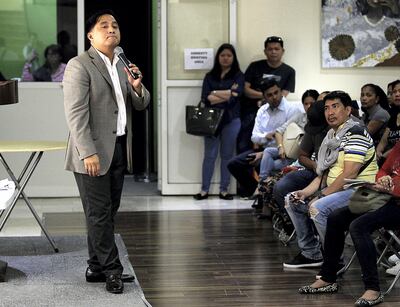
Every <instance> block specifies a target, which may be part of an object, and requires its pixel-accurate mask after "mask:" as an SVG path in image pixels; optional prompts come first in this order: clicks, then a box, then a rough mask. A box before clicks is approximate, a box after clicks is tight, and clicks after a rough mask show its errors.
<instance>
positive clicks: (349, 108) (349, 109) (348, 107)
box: [346, 106, 352, 116]
mask: <svg viewBox="0 0 400 307" xmlns="http://www.w3.org/2000/svg"><path fill="white" fill-rule="evenodd" d="M351 111H352V109H351V106H347V107H346V113H347V116H350V114H351Z"/></svg>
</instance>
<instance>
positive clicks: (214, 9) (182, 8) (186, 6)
mask: <svg viewBox="0 0 400 307" xmlns="http://www.w3.org/2000/svg"><path fill="white" fill-rule="evenodd" d="M167 37H168V38H167V48H168V50H167V58H168V62H167V63H168V64H167V65H168V73H167V78H168V79H169V80H199V79H203V78H204V74H205V73H206V72H207V71H208V70H209V69H204V70H198V69H187V70H185V66H184V63H185V58H184V51H185V49H199V48H200V49H206V48H213V49H214V54H215V51H216V50H217V48H218V47H219V46H220V45H221V44H223V43H226V42H229V0H168V7H167Z"/></svg>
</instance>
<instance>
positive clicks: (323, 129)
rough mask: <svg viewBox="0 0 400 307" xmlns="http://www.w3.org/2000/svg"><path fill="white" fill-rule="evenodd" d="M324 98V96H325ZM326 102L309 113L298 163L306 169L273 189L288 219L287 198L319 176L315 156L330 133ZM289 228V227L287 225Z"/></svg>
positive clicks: (289, 230)
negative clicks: (325, 113) (326, 116)
mask: <svg viewBox="0 0 400 307" xmlns="http://www.w3.org/2000/svg"><path fill="white" fill-rule="evenodd" d="M323 97H324V96H323ZM323 97H321V99H323ZM323 112H324V101H323V100H319V101H317V102H315V103H314V104H313V105H312V106H311V107H310V108H309V109H308V111H307V119H308V123H307V124H306V126H305V127H304V132H305V133H304V137H303V139H302V141H301V144H300V152H299V157H298V162H299V164H300V165H301V166H303V167H304V168H302V169H300V170H297V171H292V172H289V173H288V174H286V175H284V176H283V177H282V178H281V179H280V180H279V181H278V182H277V183H276V184H275V185H274V187H273V197H274V200H275V204H276V205H277V207H278V209H279V211H280V213H281V215H282V216H284V217H285V218H286V216H287V215H286V210H285V209H284V206H285V201H284V198H285V196H286V195H287V194H288V193H290V192H293V191H297V190H299V189H304V188H305V187H306V186H308V185H309V184H310V183H311V181H313V180H314V178H315V177H316V176H317V174H316V172H315V171H316V168H317V162H316V158H315V156H316V155H317V154H318V150H319V147H320V146H321V143H322V141H323V139H324V137H325V135H326V133H327V131H328V129H329V128H328V123H327V122H326V119H325V117H324V116H321V114H323ZM285 226H288V225H285ZM290 226H291V224H290ZM284 229H285V232H286V234H288V235H290V233H291V232H292V231H293V228H291V227H290V228H287V227H284Z"/></svg>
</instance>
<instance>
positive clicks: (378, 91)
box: [361, 83, 390, 111]
mask: <svg viewBox="0 0 400 307" xmlns="http://www.w3.org/2000/svg"><path fill="white" fill-rule="evenodd" d="M364 87H370V88H371V89H372V91H373V92H374V93H375V95H376V96H377V97H379V100H378V104H379V105H380V106H381V107H382V108H384V109H385V110H386V111H388V110H389V109H390V107H389V101H388V99H387V95H386V93H385V91H384V90H383V89H382V88H381V87H380V86H378V85H376V84H373V83H367V84H364V85H363V86H362V87H361V90H362V89H363V88H364Z"/></svg>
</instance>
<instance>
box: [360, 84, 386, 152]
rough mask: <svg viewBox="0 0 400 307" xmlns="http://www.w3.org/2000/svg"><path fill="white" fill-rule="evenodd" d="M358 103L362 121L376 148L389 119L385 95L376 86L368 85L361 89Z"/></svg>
mask: <svg viewBox="0 0 400 307" xmlns="http://www.w3.org/2000/svg"><path fill="white" fill-rule="evenodd" d="M360 101H361V109H362V110H363V112H364V114H363V116H362V120H363V121H364V123H365V126H366V128H367V131H368V133H369V134H370V135H371V137H372V139H373V140H374V144H375V146H377V145H378V144H379V141H380V139H381V138H382V135H383V133H384V131H385V128H386V125H387V123H388V121H389V119H390V115H389V112H388V111H389V102H388V99H387V95H386V93H385V91H384V90H383V89H382V88H381V87H379V86H378V85H375V84H372V83H368V84H365V85H363V87H362V88H361V95H360Z"/></svg>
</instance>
